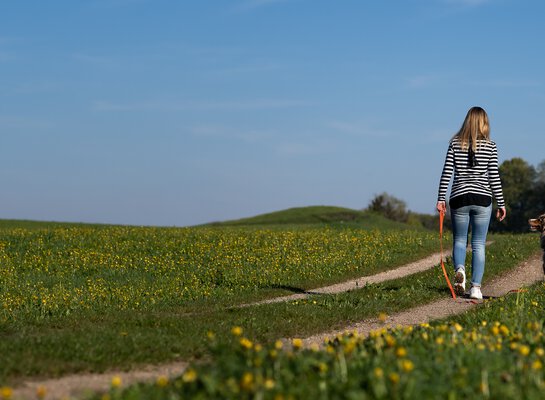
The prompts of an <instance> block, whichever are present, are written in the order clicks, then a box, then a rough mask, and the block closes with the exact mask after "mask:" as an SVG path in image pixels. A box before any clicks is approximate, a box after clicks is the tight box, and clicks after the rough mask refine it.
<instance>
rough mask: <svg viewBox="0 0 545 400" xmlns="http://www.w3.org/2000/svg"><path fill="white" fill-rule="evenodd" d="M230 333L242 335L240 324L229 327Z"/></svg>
mask: <svg viewBox="0 0 545 400" xmlns="http://www.w3.org/2000/svg"><path fill="white" fill-rule="evenodd" d="M231 333H232V334H233V335H234V336H240V335H242V328H241V327H240V326H233V327H232V328H231Z"/></svg>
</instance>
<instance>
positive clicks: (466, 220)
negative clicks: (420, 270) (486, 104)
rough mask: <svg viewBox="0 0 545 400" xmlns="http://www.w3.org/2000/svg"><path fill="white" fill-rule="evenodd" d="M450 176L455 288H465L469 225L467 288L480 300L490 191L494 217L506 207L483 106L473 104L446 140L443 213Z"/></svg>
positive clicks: (441, 190)
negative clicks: (468, 243)
mask: <svg viewBox="0 0 545 400" xmlns="http://www.w3.org/2000/svg"><path fill="white" fill-rule="evenodd" d="M452 175H454V181H453V183H452V188H451V191H450V198H449V207H450V214H451V219H452V230H453V235H454V244H453V250H452V259H453V263H454V271H455V275H454V290H455V291H456V293H457V294H458V295H463V294H465V290H466V272H465V260H466V246H467V236H468V231H469V227H470V226H471V251H472V259H471V289H470V291H469V297H470V298H472V299H482V298H483V295H482V293H481V280H482V278H483V274H484V266H485V243H486V235H487V233H488V225H489V223H490V216H491V214H492V196H494V198H495V199H496V203H497V206H498V210H497V211H496V217H497V218H498V220H499V221H502V220H503V219H504V218H505V215H506V210H505V204H504V200H503V191H502V186H501V180H500V175H499V172H498V151H497V148H496V143H494V142H493V141H491V140H490V125H489V122H488V116H487V115H486V111H485V110H483V109H482V108H481V107H472V108H471V109H470V110H469V111H468V113H467V115H466V118H465V120H464V123H463V125H462V127H461V128H460V130H459V131H458V133H456V135H454V137H453V138H452V139H451V141H450V142H449V146H448V151H447V155H446V158H445V164H444V166H443V172H442V174H441V180H440V182H439V195H438V197H437V210H438V211H439V212H446V202H445V199H446V194H447V189H448V186H449V183H450V180H451V177H452Z"/></svg>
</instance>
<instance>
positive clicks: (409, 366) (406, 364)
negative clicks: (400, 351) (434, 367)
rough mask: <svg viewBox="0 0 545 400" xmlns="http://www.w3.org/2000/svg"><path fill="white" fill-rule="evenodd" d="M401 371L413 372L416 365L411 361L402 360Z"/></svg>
mask: <svg viewBox="0 0 545 400" xmlns="http://www.w3.org/2000/svg"><path fill="white" fill-rule="evenodd" d="M401 369H402V370H403V371H405V372H411V371H412V370H413V369H414V364H413V362H412V361H411V360H407V359H405V360H401Z"/></svg>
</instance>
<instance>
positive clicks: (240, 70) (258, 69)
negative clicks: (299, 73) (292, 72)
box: [210, 63, 282, 76]
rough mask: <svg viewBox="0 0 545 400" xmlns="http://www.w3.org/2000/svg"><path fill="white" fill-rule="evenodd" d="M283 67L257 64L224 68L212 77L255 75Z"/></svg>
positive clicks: (214, 72) (213, 73)
mask: <svg viewBox="0 0 545 400" xmlns="http://www.w3.org/2000/svg"><path fill="white" fill-rule="evenodd" d="M281 69H282V67H281V66H280V65H279V64H274V63H255V64H248V65H239V66H235V67H230V68H229V67H228V68H223V69H220V70H216V71H212V72H210V75H214V76H226V75H240V74H255V73H267V72H274V71H279V70H281Z"/></svg>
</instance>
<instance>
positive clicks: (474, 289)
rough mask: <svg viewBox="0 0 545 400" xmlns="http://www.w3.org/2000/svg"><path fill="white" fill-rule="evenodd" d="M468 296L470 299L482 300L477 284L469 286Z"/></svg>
mask: <svg viewBox="0 0 545 400" xmlns="http://www.w3.org/2000/svg"><path fill="white" fill-rule="evenodd" d="M469 297H470V298H471V299H477V300H482V299H483V294H482V293H481V288H480V287H479V286H471V289H470V290H469Z"/></svg>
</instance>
